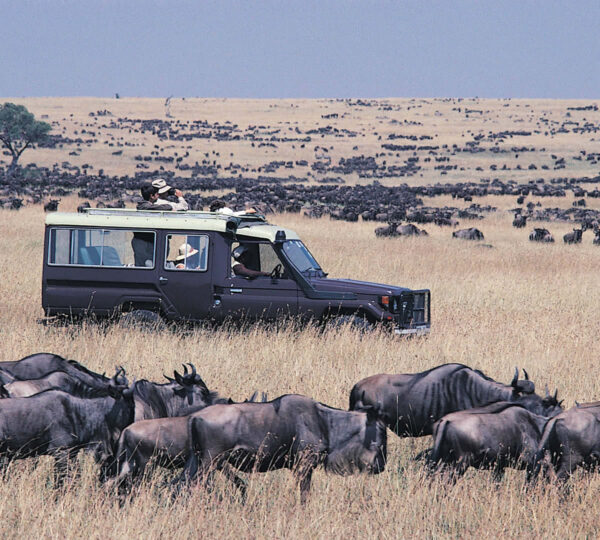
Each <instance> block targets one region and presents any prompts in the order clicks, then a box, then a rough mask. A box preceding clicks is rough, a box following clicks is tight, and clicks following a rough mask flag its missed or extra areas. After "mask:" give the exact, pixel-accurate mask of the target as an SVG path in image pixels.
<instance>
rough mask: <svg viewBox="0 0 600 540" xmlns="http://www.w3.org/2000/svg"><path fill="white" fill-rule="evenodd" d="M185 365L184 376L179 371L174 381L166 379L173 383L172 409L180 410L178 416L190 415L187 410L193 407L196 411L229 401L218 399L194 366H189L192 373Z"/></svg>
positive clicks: (175, 373)
mask: <svg viewBox="0 0 600 540" xmlns="http://www.w3.org/2000/svg"><path fill="white" fill-rule="evenodd" d="M182 365H183V375H180V374H179V373H178V372H177V371H174V372H173V374H174V377H175V378H174V379H172V378H171V377H167V376H166V375H165V378H166V379H167V380H168V381H169V382H170V383H171V384H170V385H168V386H171V389H172V392H173V395H172V397H171V402H172V407H171V408H172V409H174V410H175V409H178V410H179V413H178V414H189V412H190V411H186V408H190V407H193V408H194V410H197V409H198V408H202V407H207V406H208V405H213V404H214V403H221V402H223V403H226V402H227V400H226V399H223V400H222V401H221V398H219V397H218V394H217V393H216V392H211V391H210V390H209V389H208V387H207V386H206V383H205V382H204V381H203V380H202V378H201V377H200V375H198V374H197V373H196V368H195V366H194V365H193V364H189V363H188V364H187V365H188V366H190V368H191V371H188V368H187V366H186V365H185V364H182Z"/></svg>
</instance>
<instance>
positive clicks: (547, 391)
mask: <svg viewBox="0 0 600 540" xmlns="http://www.w3.org/2000/svg"><path fill="white" fill-rule="evenodd" d="M544 389H545V390H546V397H547V398H549V397H550V391H549V390H548V385H546V386H545V388H544Z"/></svg>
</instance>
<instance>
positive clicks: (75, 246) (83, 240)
mask: <svg viewBox="0 0 600 540" xmlns="http://www.w3.org/2000/svg"><path fill="white" fill-rule="evenodd" d="M155 245H156V234H155V233H154V232H152V231H126V230H122V229H118V230H114V229H66V228H65V229H62V228H61V229H58V228H53V229H50V245H49V249H48V264H53V265H63V266H71V265H72V266H110V267H119V268H154V253H155Z"/></svg>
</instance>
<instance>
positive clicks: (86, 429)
mask: <svg viewBox="0 0 600 540" xmlns="http://www.w3.org/2000/svg"><path fill="white" fill-rule="evenodd" d="M126 393H127V390H126V389H123V388H108V389H107V390H106V391H100V390H90V391H89V393H88V395H87V397H76V396H72V395H71V394H68V393H66V392H63V391H61V390H46V391H44V392H41V393H40V394H36V395H34V396H31V397H25V398H12V399H3V400H0V455H1V456H2V457H4V458H9V459H22V458H27V457H34V456H40V455H52V456H54V458H55V469H54V470H55V478H56V481H57V483H60V482H61V481H62V479H63V477H64V474H65V472H66V467H67V464H68V460H69V458H73V457H75V455H76V454H77V452H78V451H79V450H80V449H85V450H87V451H93V452H94V457H95V459H96V461H98V462H101V463H103V464H104V463H107V462H108V461H109V459H110V457H111V456H112V454H113V452H114V448H115V445H116V442H117V440H118V438H119V435H120V434H121V431H122V430H123V429H124V428H125V427H126V426H127V425H129V424H130V423H131V422H132V420H133V403H132V402H131V400H130V398H129V397H127V396H126Z"/></svg>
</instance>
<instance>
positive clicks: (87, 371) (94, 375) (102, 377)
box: [66, 360, 108, 381]
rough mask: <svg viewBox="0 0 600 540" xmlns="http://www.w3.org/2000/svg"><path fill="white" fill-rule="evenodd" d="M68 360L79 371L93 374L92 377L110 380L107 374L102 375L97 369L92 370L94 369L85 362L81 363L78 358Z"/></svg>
mask: <svg viewBox="0 0 600 540" xmlns="http://www.w3.org/2000/svg"><path fill="white" fill-rule="evenodd" d="M66 362H68V364H69V365H71V366H73V367H74V368H76V369H78V370H79V371H82V372H83V373H86V374H87V375H91V376H92V377H99V378H101V379H103V380H106V381H107V380H108V377H106V376H105V375H101V374H100V373H96V372H95V371H92V370H90V369H88V368H86V367H85V366H84V365H83V364H80V363H79V362H78V361H77V360H66Z"/></svg>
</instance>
